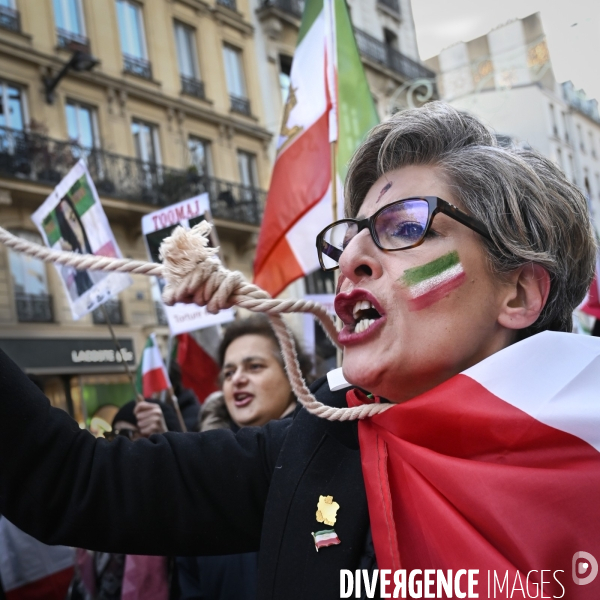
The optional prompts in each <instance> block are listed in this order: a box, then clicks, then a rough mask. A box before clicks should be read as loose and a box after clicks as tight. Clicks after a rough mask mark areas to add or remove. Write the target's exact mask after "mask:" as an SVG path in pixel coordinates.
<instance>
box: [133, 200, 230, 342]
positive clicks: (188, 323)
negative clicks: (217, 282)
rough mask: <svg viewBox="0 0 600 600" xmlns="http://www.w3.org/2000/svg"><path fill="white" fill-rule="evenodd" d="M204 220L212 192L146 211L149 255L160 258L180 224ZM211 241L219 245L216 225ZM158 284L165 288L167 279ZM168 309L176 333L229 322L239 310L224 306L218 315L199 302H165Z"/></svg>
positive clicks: (144, 223)
mask: <svg viewBox="0 0 600 600" xmlns="http://www.w3.org/2000/svg"><path fill="white" fill-rule="evenodd" d="M204 220H207V221H210V220H211V217H210V203H209V198H208V194H200V195H199V196H194V197H193V198H189V199H188V200H183V201H182V202H178V203H177V204H171V205H170V206H167V207H166V208H162V209H160V210H157V211H156V212H153V213H150V214H148V215H144V216H143V217H142V234H143V235H144V240H145V242H146V248H147V250H148V255H149V256H150V258H151V259H152V260H153V261H154V262H160V260H159V256H158V252H159V248H160V245H161V243H162V241H163V240H164V239H165V238H166V237H168V236H170V235H171V233H172V232H173V230H174V229H175V228H176V227H179V226H182V227H185V228H186V229H188V228H189V229H191V228H192V227H194V225H197V224H198V223H200V222H201V221H204ZM210 241H211V244H212V245H213V246H217V239H216V233H215V230H214V229H213V230H212V232H211V238H210ZM158 285H159V288H160V290H161V291H162V289H163V287H164V280H160V279H159V280H158ZM164 310H165V315H166V317H167V320H168V322H169V329H170V331H171V334H172V335H179V334H181V333H188V332H190V331H195V330H196V329H203V328H204V327H209V326H211V325H218V324H220V323H227V322H228V321H232V320H233V319H234V318H235V313H234V312H233V310H231V309H228V310H222V311H220V312H219V313H218V314H216V315H211V314H210V313H209V312H208V311H207V310H206V308H205V307H203V306H202V307H201V306H196V305H195V304H175V306H165V307H164Z"/></svg>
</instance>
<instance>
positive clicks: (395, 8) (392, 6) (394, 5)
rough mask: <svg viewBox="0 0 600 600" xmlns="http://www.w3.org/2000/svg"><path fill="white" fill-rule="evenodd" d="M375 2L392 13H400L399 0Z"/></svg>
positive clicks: (379, 0) (378, 0)
mask: <svg viewBox="0 0 600 600" xmlns="http://www.w3.org/2000/svg"><path fill="white" fill-rule="evenodd" d="M377 2H378V3H379V4H381V6H384V7H385V8H387V9H388V10H391V11H392V12H393V13H396V15H399V14H400V2H399V1H398V0H377Z"/></svg>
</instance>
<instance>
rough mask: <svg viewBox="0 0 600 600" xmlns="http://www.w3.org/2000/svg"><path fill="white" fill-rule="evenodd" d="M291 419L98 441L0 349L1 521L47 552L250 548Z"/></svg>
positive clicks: (218, 551)
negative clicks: (235, 429) (59, 547)
mask: <svg viewBox="0 0 600 600" xmlns="http://www.w3.org/2000/svg"><path fill="white" fill-rule="evenodd" d="M291 422H292V420H291V419H283V420H281V421H273V422H271V423H269V424H268V425H266V426H265V427H248V428H245V429H242V430H241V431H240V432H239V433H238V434H237V435H234V434H233V433H232V432H231V431H229V430H217V431H208V432H205V433H189V434H178V433H167V434H164V435H154V436H152V437H151V438H150V439H148V440H138V441H135V442H130V441H129V440H127V439H126V438H119V439H117V440H115V441H113V442H107V441H106V440H104V439H98V440H97V439H95V438H94V437H93V436H92V435H91V434H90V433H89V432H87V431H85V430H81V429H80V428H79V427H78V425H77V423H76V422H75V421H73V420H72V419H71V418H70V417H69V416H68V415H67V414H66V413H65V412H64V411H62V410H59V409H56V408H52V407H51V406H50V403H49V401H48V399H47V398H46V397H45V396H44V395H43V394H42V393H41V392H40V391H39V390H38V388H37V387H35V385H33V384H32V383H31V382H30V381H29V379H28V378H27V377H26V376H25V375H24V374H23V373H22V371H21V370H20V369H19V368H18V367H17V366H16V365H15V364H14V363H13V362H12V361H11V360H10V359H9V358H8V357H7V356H6V354H4V353H3V352H2V351H0V513H2V514H4V515H5V516H6V517H7V518H8V519H9V520H10V521H12V522H13V523H14V524H15V525H17V527H19V528H21V529H23V530H24V531H26V532H27V533H29V534H30V535H32V536H34V537H36V538H37V539H39V540H41V541H42V542H45V543H47V544H64V545H69V546H76V547H80V548H88V549H91V550H102V551H105V552H120V553H127V554H158V555H171V556H173V555H179V556H182V555H202V554H228V553H233V552H250V551H255V550H257V549H258V546H259V540H260V531H261V526H262V519H263V511H264V506H265V502H266V497H267V492H268V488H269V483H270V480H271V474H272V472H273V468H274V465H275V461H276V459H277V455H278V454H279V450H280V448H281V445H282V443H283V440H284V438H285V435H286V433H287V430H288V428H289V427H290V424H291Z"/></svg>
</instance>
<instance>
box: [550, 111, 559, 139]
mask: <svg viewBox="0 0 600 600" xmlns="http://www.w3.org/2000/svg"><path fill="white" fill-rule="evenodd" d="M550 127H551V135H553V136H555V137H558V127H557V125H556V113H555V112H554V104H550Z"/></svg>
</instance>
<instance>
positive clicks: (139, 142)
mask: <svg viewBox="0 0 600 600" xmlns="http://www.w3.org/2000/svg"><path fill="white" fill-rule="evenodd" d="M131 133H132V134H133V143H134V145H135V155H136V157H137V158H138V160H141V161H142V162H145V163H153V164H158V163H159V162H160V161H159V158H160V152H159V148H158V130H157V128H156V126H155V125H152V124H150V123H145V122H144V121H136V120H134V121H133V122H132V123H131Z"/></svg>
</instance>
